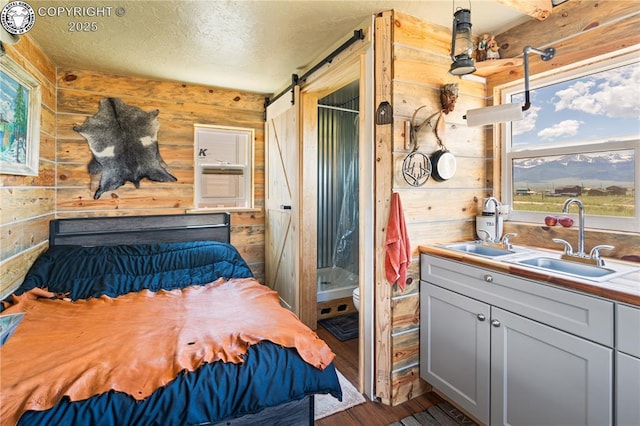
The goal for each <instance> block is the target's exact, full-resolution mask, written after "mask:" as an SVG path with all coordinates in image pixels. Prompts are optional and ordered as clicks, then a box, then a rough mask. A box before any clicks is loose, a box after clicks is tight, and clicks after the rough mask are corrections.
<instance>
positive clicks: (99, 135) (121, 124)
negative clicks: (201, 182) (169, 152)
mask: <svg viewBox="0 0 640 426" xmlns="http://www.w3.org/2000/svg"><path fill="white" fill-rule="evenodd" d="M159 113H160V110H157V109H155V110H153V111H150V112H146V111H143V110H142V109H140V108H138V107H135V106H131V105H127V104H125V103H124V102H123V101H122V100H121V99H117V98H105V99H102V100H101V101H100V107H99V108H98V112H97V113H96V114H95V115H94V116H92V117H89V118H87V119H86V120H85V122H84V123H83V124H82V125H80V126H74V128H73V130H75V131H76V132H78V133H80V134H81V135H82V136H84V138H85V139H86V140H87V142H88V143H89V148H90V149H91V153H92V154H93V155H92V158H91V162H90V163H89V174H91V175H100V184H99V186H98V189H97V190H96V192H95V194H94V195H93V198H94V199H96V200H97V199H98V198H100V196H101V195H102V194H103V193H104V192H105V191H112V190H114V189H116V188H119V187H120V186H122V185H124V184H125V183H126V182H127V181H128V182H133V184H134V185H135V187H136V188H140V181H141V180H142V179H144V178H147V179H150V180H153V181H157V182H175V181H176V180H177V179H176V178H175V177H174V176H173V175H172V174H171V173H169V172H168V171H167V169H166V168H165V166H166V164H165V162H164V161H163V160H162V157H160V152H159V151H158V129H159V128H160V123H159V122H158V114H159Z"/></svg>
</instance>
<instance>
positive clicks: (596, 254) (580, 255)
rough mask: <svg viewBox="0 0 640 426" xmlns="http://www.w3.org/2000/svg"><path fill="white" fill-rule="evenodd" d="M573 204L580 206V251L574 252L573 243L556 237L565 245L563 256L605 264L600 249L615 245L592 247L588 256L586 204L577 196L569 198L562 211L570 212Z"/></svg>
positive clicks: (557, 241)
mask: <svg viewBox="0 0 640 426" xmlns="http://www.w3.org/2000/svg"><path fill="white" fill-rule="evenodd" d="M571 204H576V205H577V206H578V252H577V253H575V254H574V253H573V248H572V247H571V244H569V243H568V242H567V241H565V240H562V239H560V238H554V239H553V242H554V243H559V244H563V245H564V255H563V258H565V259H569V260H578V261H580V262H586V263H591V264H595V265H598V266H604V259H602V257H601V256H600V250H613V249H614V247H613V246H610V245H606V244H602V245H599V246H595V247H594V248H592V249H591V252H590V253H589V255H588V256H587V254H586V253H585V252H584V205H583V204H582V201H580V200H578V199H577V198H569V199H567V200H566V201H565V202H564V205H563V206H562V212H563V213H568V212H569V206H570V205H571Z"/></svg>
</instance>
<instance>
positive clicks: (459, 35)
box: [449, 9, 476, 75]
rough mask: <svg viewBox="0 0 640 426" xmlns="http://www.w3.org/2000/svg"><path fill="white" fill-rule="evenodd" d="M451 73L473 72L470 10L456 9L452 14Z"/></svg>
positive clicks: (463, 73) (474, 67) (464, 73)
mask: <svg viewBox="0 0 640 426" xmlns="http://www.w3.org/2000/svg"><path fill="white" fill-rule="evenodd" d="M451 60H452V61H453V63H452V64H451V68H450V69H449V74H451V75H466V74H471V73H472V72H475V70H476V66H475V63H474V61H473V40H472V39H471V10H470V9H458V10H456V12H455V13H454V14H453V27H452V29H451Z"/></svg>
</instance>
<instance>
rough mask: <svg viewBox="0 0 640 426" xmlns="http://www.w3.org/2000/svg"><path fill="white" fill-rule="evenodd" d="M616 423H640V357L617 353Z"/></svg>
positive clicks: (631, 425)
mask: <svg viewBox="0 0 640 426" xmlns="http://www.w3.org/2000/svg"><path fill="white" fill-rule="evenodd" d="M616 423H617V424H618V426H636V425H640V358H635V357H632V356H629V355H627V354H623V353H621V352H618V353H617V354H616Z"/></svg>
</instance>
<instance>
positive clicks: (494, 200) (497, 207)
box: [484, 197, 500, 244]
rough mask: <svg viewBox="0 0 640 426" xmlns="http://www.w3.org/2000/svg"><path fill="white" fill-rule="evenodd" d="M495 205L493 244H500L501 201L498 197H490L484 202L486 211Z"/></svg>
mask: <svg viewBox="0 0 640 426" xmlns="http://www.w3.org/2000/svg"><path fill="white" fill-rule="evenodd" d="M492 203H493V214H494V216H493V219H494V221H495V227H494V235H493V242H494V243H496V244H498V243H499V242H500V229H499V224H500V221H499V217H500V201H498V199H497V198H496V197H489V198H487V199H486V200H485V202H484V210H485V211H487V209H488V208H489V205H490V204H492Z"/></svg>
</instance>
